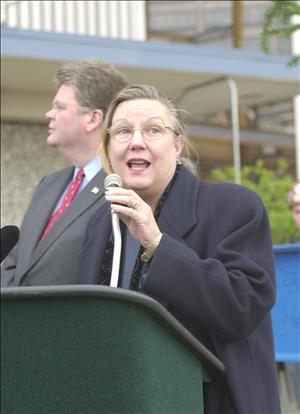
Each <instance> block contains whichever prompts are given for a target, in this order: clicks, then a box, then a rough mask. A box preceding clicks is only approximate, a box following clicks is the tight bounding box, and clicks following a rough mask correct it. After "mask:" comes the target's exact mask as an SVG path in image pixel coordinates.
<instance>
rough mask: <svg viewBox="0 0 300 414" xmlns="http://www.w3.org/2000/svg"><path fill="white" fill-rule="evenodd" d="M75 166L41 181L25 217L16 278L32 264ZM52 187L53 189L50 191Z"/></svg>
mask: <svg viewBox="0 0 300 414" xmlns="http://www.w3.org/2000/svg"><path fill="white" fill-rule="evenodd" d="M72 171H73V168H67V169H64V170H63V171H60V172H59V174H53V175H51V176H49V177H46V178H45V179H44V180H45V181H46V182H43V181H42V182H41V183H40V184H39V187H38V188H37V191H36V193H35V195H34V197H33V199H32V202H31V204H30V206H29V208H28V211H27V213H26V216H25V217H24V220H23V224H22V228H21V237H22V238H24V240H22V243H20V244H21V245H22V249H20V250H19V256H18V263H19V265H18V268H17V269H18V270H17V273H16V279H19V278H20V277H21V276H22V275H23V274H24V271H26V269H27V267H28V265H29V264H30V261H31V258H32V254H33V252H34V250H35V248H36V246H37V244H38V243H39V238H40V235H41V233H42V231H43V229H44V228H45V225H46V223H47V221H48V219H49V217H50V214H51V213H52V211H53V209H54V206H55V204H56V202H57V200H58V198H59V197H60V195H61V193H62V192H63V190H64V189H65V187H66V185H67V183H68V182H69V181H70V179H71V176H72ZM49 188H51V191H49Z"/></svg>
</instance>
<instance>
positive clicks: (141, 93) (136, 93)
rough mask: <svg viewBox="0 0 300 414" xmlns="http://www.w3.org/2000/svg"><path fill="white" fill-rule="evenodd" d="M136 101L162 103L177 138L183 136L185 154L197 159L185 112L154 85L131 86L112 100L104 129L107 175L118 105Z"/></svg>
mask: <svg viewBox="0 0 300 414" xmlns="http://www.w3.org/2000/svg"><path fill="white" fill-rule="evenodd" d="M135 99H150V100H153V101H158V102H160V103H162V104H163V105H164V106H165V107H166V108H167V109H168V111H169V114H170V117H171V126H172V128H173V129H174V131H175V134H176V136H179V135H180V136H182V137H183V140H184V153H185V155H186V157H187V158H191V157H192V155H195V156H196V158H197V151H196V148H195V146H194V145H193V144H192V142H191V141H190V140H189V139H188V138H187V135H186V132H185V129H186V128H185V123H184V121H183V116H182V115H183V112H184V111H183V110H182V109H180V108H179V107H178V106H177V104H176V103H175V101H174V100H172V99H170V98H169V97H167V96H166V95H164V94H163V93H162V92H161V91H159V90H158V89H156V88H155V87H154V86H152V85H131V86H128V87H126V88H125V89H123V90H121V91H120V92H119V93H118V94H117V95H116V96H115V98H114V99H113V100H112V102H111V104H110V106H109V108H108V111H107V115H106V119H105V124H104V129H103V141H102V146H101V148H100V153H101V158H102V162H103V168H104V170H105V171H106V172H107V173H110V172H111V169H110V163H109V159H108V145H109V140H110V136H109V132H108V131H109V128H110V127H111V124H112V119H113V116H114V113H115V110H116V109H117V107H118V105H119V104H120V103H122V102H126V101H131V100H135Z"/></svg>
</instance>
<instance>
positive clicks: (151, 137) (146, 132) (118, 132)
mask: <svg viewBox="0 0 300 414" xmlns="http://www.w3.org/2000/svg"><path fill="white" fill-rule="evenodd" d="M166 130H169V131H171V132H173V133H174V134H175V135H178V134H177V133H176V132H175V131H174V129H173V128H171V127H170V126H167V125H164V124H160V123H151V124H146V125H144V126H143V127H142V128H134V127H132V126H130V125H126V126H125V125H122V126H121V125H116V126H111V127H110V128H109V129H107V132H108V133H109V136H110V137H111V138H112V139H114V140H115V141H117V142H126V141H129V140H130V139H131V138H132V136H133V134H134V132H135V131H140V133H141V134H142V136H143V137H144V138H145V139H146V140H148V141H156V140H158V139H161V138H163V136H164V135H165V134H166Z"/></svg>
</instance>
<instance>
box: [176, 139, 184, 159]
mask: <svg viewBox="0 0 300 414" xmlns="http://www.w3.org/2000/svg"><path fill="white" fill-rule="evenodd" d="M183 148H184V136H183V135H179V136H178V137H176V139H175V149H176V155H177V158H179V157H180V154H181V153H182V151H183Z"/></svg>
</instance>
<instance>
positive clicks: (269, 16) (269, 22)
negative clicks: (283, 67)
mask: <svg viewBox="0 0 300 414" xmlns="http://www.w3.org/2000/svg"><path fill="white" fill-rule="evenodd" d="M292 16H300V5H299V4H298V3H297V1H296V0H273V2H272V5H271V6H270V7H269V8H268V9H267V10H266V12H265V14H264V21H263V27H262V32H261V37H260V45H261V48H262V50H263V51H264V52H265V53H269V51H270V44H269V39H270V37H271V36H274V35H278V36H282V37H286V38H290V37H291V35H292V34H293V33H294V32H295V31H296V30H299V29H300V24H296V23H295V24H293V23H292V21H291V18H292ZM299 60H300V55H295V56H293V57H292V58H291V59H290V60H289V62H288V65H289V66H292V65H296V64H297V63H298V62H299Z"/></svg>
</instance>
